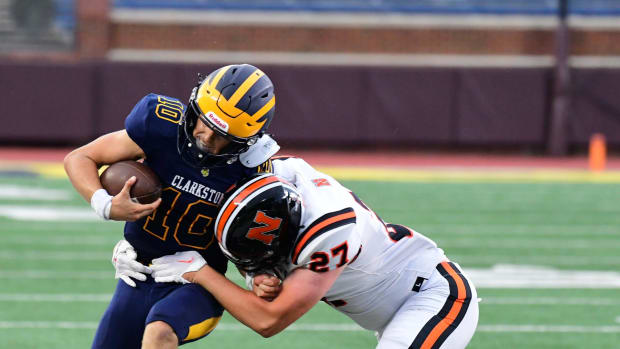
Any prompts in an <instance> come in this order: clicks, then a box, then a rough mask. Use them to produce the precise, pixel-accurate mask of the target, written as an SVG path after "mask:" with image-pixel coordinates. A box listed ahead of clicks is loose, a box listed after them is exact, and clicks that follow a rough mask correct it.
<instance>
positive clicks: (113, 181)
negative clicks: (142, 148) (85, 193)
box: [99, 160, 161, 204]
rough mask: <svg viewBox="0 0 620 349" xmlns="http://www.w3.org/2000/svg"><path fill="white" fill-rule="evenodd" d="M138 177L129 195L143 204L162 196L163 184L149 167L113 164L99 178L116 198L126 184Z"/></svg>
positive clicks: (132, 163) (125, 162)
mask: <svg viewBox="0 0 620 349" xmlns="http://www.w3.org/2000/svg"><path fill="white" fill-rule="evenodd" d="M131 176H136V182H135V183H134V185H133V186H132V187H131V191H130V192H129V195H130V196H131V198H132V199H133V200H136V201H138V202H139V203H141V204H149V203H151V202H153V201H155V200H157V199H158V198H159V197H160V196H161V182H160V180H159V178H158V177H157V175H156V174H155V172H153V170H151V169H150V168H149V167H148V166H147V165H145V164H143V163H141V162H137V161H132V160H125V161H119V162H116V163H113V164H112V165H110V166H109V167H108V168H107V169H105V171H103V173H102V174H101V176H100V177H99V178H100V179H101V185H103V187H104V188H105V190H107V191H108V193H110V195H112V196H114V195H116V194H118V193H120V192H121V190H122V189H123V186H124V185H125V182H126V181H127V180H128V179H129V178H131Z"/></svg>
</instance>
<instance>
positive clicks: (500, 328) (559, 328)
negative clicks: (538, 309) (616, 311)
mask: <svg viewBox="0 0 620 349" xmlns="http://www.w3.org/2000/svg"><path fill="white" fill-rule="evenodd" d="M476 331H478V332H523V333H550V332H553V333H620V326H578V325H478V328H477V329H476Z"/></svg>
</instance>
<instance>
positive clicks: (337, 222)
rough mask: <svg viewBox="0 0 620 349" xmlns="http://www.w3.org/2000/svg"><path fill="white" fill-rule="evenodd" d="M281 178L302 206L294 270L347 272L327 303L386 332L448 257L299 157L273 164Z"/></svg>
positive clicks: (293, 260)
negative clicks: (419, 285)
mask: <svg viewBox="0 0 620 349" xmlns="http://www.w3.org/2000/svg"><path fill="white" fill-rule="evenodd" d="M273 170H274V173H275V174H276V175H278V176H280V177H282V178H284V179H286V180H288V181H289V182H291V183H293V184H294V185H295V186H296V188H297V190H298V191H299V193H300V194H301V197H302V199H303V210H302V223H301V224H302V229H301V232H300V235H299V237H298V239H297V241H296V244H295V247H294V251H293V258H292V264H291V265H290V266H289V269H290V270H293V269H296V268H300V267H304V268H309V269H311V270H314V271H317V272H324V271H328V270H332V269H335V268H337V267H340V266H343V265H346V267H345V269H344V271H343V272H342V274H341V275H340V276H339V277H338V279H337V280H336V282H335V283H334V285H333V286H332V287H331V288H330V290H329V291H328V292H327V294H326V296H325V301H326V302H327V303H328V304H330V305H331V306H333V307H335V308H336V309H337V310H339V311H341V312H343V313H345V314H346V315H348V316H349V317H351V318H352V319H353V320H354V321H355V322H357V323H358V324H359V325H360V326H362V327H364V328H366V329H369V330H375V331H380V330H381V329H382V328H384V327H385V326H386V324H387V323H388V322H389V320H390V319H391V318H392V316H393V315H394V314H395V313H396V312H397V311H398V309H399V308H400V307H401V305H402V304H403V303H404V302H405V301H406V300H407V298H408V297H409V296H410V295H411V293H412V287H414V283H415V282H416V280H418V278H419V277H421V278H424V279H428V278H429V277H430V276H431V274H432V273H433V271H434V270H435V268H436V266H437V264H438V263H440V262H442V261H443V260H446V256H445V255H444V252H443V250H441V249H440V248H438V247H437V245H436V244H435V243H434V242H433V241H431V240H430V239H428V238H426V237H425V236H423V235H422V234H420V233H418V232H415V231H413V230H411V229H409V228H407V227H404V226H400V225H392V224H385V223H384V222H382V221H381V220H380V219H379V218H378V217H377V216H376V215H375V213H374V212H372V211H371V210H370V209H368V207H366V205H364V203H363V202H361V201H360V200H359V199H358V198H357V197H356V196H355V195H354V194H353V193H352V192H351V191H349V190H348V189H347V188H345V187H343V186H342V185H341V184H340V183H338V182H337V181H336V180H334V179H333V178H332V177H330V176H328V175H326V174H324V173H321V172H319V171H317V170H315V169H314V168H312V167H311V166H310V165H308V164H307V163H306V162H305V161H304V160H302V159H299V158H282V159H274V160H273Z"/></svg>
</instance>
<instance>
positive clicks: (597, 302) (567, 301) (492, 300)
mask: <svg viewBox="0 0 620 349" xmlns="http://www.w3.org/2000/svg"><path fill="white" fill-rule="evenodd" d="M0 299H1V298H0ZM480 304H482V305H486V304H492V305H578V306H580V305H589V306H604V307H606V306H617V305H620V299H616V298H570V297H482V301H481V303H480Z"/></svg>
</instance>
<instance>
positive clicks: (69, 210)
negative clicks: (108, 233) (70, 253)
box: [0, 205, 101, 222]
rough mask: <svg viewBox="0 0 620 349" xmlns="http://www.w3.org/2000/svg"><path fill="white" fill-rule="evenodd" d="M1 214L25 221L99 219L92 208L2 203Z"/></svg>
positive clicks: (0, 206)
mask: <svg viewBox="0 0 620 349" xmlns="http://www.w3.org/2000/svg"><path fill="white" fill-rule="evenodd" d="M0 216H2V217H7V218H11V219H16V220H24V221H29V222H31V221H97V220H101V218H99V217H98V216H97V214H96V213H95V211H93V210H92V209H90V208H78V207H63V208H58V207H52V206H49V207H46V206H16V205H0Z"/></svg>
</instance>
